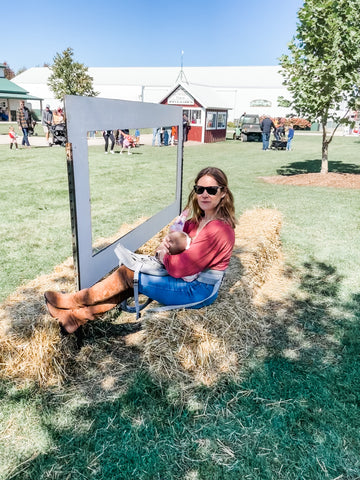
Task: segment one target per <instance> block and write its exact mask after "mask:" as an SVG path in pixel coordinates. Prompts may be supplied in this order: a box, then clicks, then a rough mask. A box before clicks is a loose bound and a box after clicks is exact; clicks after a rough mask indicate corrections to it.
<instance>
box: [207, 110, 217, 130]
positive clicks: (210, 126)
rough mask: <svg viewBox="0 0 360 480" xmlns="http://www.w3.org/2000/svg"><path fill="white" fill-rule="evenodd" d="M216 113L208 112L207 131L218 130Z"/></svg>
mask: <svg viewBox="0 0 360 480" xmlns="http://www.w3.org/2000/svg"><path fill="white" fill-rule="evenodd" d="M216 117H217V113H216V112H207V114H206V130H216Z"/></svg>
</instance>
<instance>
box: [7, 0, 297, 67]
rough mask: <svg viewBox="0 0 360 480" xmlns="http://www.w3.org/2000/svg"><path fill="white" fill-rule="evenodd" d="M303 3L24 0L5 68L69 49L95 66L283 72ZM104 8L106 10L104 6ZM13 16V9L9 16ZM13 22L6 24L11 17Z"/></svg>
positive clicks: (37, 62) (10, 32) (10, 34)
mask: <svg viewBox="0 0 360 480" xmlns="http://www.w3.org/2000/svg"><path fill="white" fill-rule="evenodd" d="M302 4H303V0H288V1H284V2H271V1H269V0H233V1H228V0H220V1H216V2H215V1H214V0H182V1H180V2H170V1H168V2H163V1H150V0H149V1H146V0H135V1H129V2H124V1H122V0H121V1H117V2H116V1H115V2H111V1H110V2H100V1H99V0H96V1H94V0H88V1H87V2H85V1H82V0H80V1H79V0H72V1H71V0H57V1H50V0H47V1H46V2H45V1H43V0H37V1H36V2H29V1H28V0H27V1H26V2H25V1H24V0H17V1H16V5H15V7H14V8H15V11H14V10H13V12H16V14H15V13H14V14H13V13H11V14H10V13H9V15H8V16H6V21H4V22H2V27H1V37H2V40H1V43H0V52H1V57H0V62H4V61H6V62H7V63H8V64H9V66H10V67H11V68H12V69H13V70H14V71H15V73H16V72H17V71H18V70H19V69H20V68H23V67H26V68H30V67H36V66H42V65H43V64H44V62H46V63H50V64H51V63H52V61H53V58H54V56H55V54H56V53H57V52H62V51H63V50H65V49H66V48H67V47H71V48H72V49H73V50H74V59H75V60H76V61H79V62H80V63H84V64H85V65H86V66H88V67H115V66H117V67H122V66H124V67H131V66H136V67H166V66H169V67H173V66H178V65H179V66H180V63H181V52H182V51H184V55H183V64H184V68H185V69H186V66H222V65H224V66H232V65H236V66H242V65H277V64H278V58H279V57H280V56H281V55H282V54H283V53H286V52H287V44H288V42H289V41H290V40H291V39H292V37H293V36H294V34H295V32H296V23H297V11H298V10H299V8H300V7H301V6H302ZM101 5H104V7H103V6H101ZM9 12H10V10H9ZM4 20H5V17H4Z"/></svg>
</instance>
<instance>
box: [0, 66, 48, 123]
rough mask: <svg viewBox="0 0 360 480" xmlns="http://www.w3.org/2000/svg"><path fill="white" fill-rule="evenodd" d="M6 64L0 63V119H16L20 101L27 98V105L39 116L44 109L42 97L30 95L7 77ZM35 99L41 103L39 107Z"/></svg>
mask: <svg viewBox="0 0 360 480" xmlns="http://www.w3.org/2000/svg"><path fill="white" fill-rule="evenodd" d="M5 68H6V65H4V64H0V112H1V118H0V120H8V121H13V122H15V121H16V111H17V110H18V108H19V101H20V100H25V101H26V102H27V105H28V106H29V107H31V108H30V110H32V111H33V112H34V113H35V114H36V115H37V116H39V115H40V112H41V110H42V100H43V99H42V98H39V97H35V96H34V95H29V93H28V92H27V91H26V90H25V89H24V88H21V87H19V86H18V85H16V83H14V82H11V81H10V80H8V79H7V78H5ZM33 101H35V102H36V104H37V105H39V108H38V109H35V108H34V106H33V104H32V102H33Z"/></svg>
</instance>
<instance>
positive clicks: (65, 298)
mask: <svg viewBox="0 0 360 480" xmlns="http://www.w3.org/2000/svg"><path fill="white" fill-rule="evenodd" d="M133 285H134V272H133V271H132V270H130V269H129V268H127V267H125V266H124V265H122V266H121V267H119V268H118V269H117V270H115V272H113V273H112V274H111V275H109V276H108V277H106V278H104V279H103V280H100V282H98V283H95V285H93V286H92V287H90V288H84V289H83V290H80V291H78V292H76V293H60V292H53V291H47V292H45V294H44V295H45V300H46V302H47V303H49V304H51V305H52V306H53V307H56V308H63V309H72V310H73V309H76V308H81V307H86V306H91V305H96V304H98V303H102V302H105V301H106V300H108V299H109V298H112V297H113V296H114V295H118V294H119V293H122V292H124V291H125V290H127V289H129V288H132V287H133ZM126 298H127V297H126Z"/></svg>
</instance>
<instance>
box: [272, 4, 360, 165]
mask: <svg viewBox="0 0 360 480" xmlns="http://www.w3.org/2000/svg"><path fill="white" fill-rule="evenodd" d="M298 19H299V22H300V23H298V26H297V31H296V32H297V33H296V35H295V37H294V38H293V39H292V41H291V42H290V44H289V51H290V54H289V55H283V56H282V57H281V58H280V65H281V67H282V70H281V73H282V75H283V76H284V79H285V80H284V85H286V86H287V88H288V90H289V92H290V93H291V95H292V100H291V104H292V107H293V108H294V110H295V111H296V113H297V114H298V115H299V116H301V117H306V118H308V119H309V120H310V121H312V122H314V121H318V122H319V123H320V124H321V127H322V162H321V173H327V172H328V149H329V144H330V142H331V141H332V139H333V136H334V134H335V132H336V130H337V128H338V127H339V125H341V124H349V123H351V121H350V119H349V112H350V110H352V109H354V108H355V106H356V102H357V101H358V99H359V86H360V49H359V45H360V9H359V1H358V0H305V1H304V5H303V7H302V8H301V9H300V10H299V12H298ZM329 120H333V122H334V124H335V128H334V130H333V132H332V133H331V134H328V133H327V131H326V125H327V123H328V121H329Z"/></svg>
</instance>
